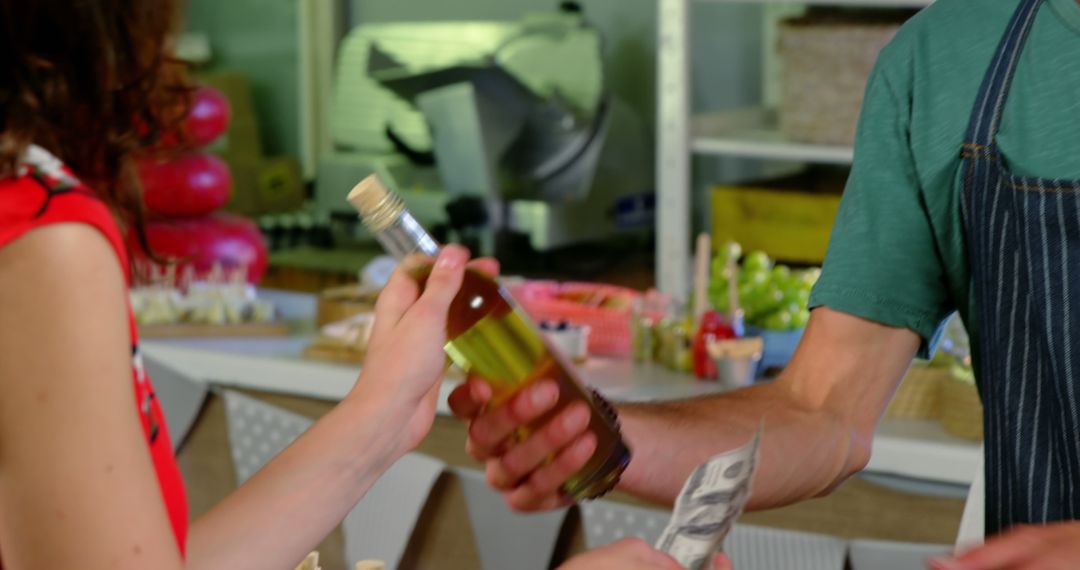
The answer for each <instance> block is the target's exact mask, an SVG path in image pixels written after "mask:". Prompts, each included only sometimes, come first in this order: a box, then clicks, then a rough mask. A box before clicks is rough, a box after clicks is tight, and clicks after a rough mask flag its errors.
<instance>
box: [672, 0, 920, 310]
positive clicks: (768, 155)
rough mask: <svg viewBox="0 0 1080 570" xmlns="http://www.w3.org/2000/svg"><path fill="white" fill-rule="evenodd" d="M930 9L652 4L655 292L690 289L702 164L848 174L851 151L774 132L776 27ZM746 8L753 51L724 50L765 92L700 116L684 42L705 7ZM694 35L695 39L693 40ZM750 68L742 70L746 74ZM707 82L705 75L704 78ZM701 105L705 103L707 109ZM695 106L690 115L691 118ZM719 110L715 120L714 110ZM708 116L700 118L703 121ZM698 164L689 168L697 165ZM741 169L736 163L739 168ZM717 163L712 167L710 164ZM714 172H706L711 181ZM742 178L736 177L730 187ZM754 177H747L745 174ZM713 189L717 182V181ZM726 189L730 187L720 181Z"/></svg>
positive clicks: (743, 0)
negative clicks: (824, 16)
mask: <svg viewBox="0 0 1080 570" xmlns="http://www.w3.org/2000/svg"><path fill="white" fill-rule="evenodd" d="M932 3H933V0H803V1H797V0H661V1H660V2H659V5H658V8H659V10H658V41H657V46H658V57H657V85H658V89H657V142H656V160H657V162H656V164H657V168H656V194H657V200H656V203H657V213H656V217H657V231H656V235H657V240H656V275H657V288H658V289H659V290H660V291H662V292H664V293H666V294H670V295H673V296H675V297H676V298H682V297H683V296H685V295H686V292H687V291H688V290H689V276H690V267H691V263H690V256H691V251H690V249H691V248H690V244H691V235H692V233H693V232H694V231H695V222H698V225H699V226H700V225H701V224H700V222H701V221H702V220H701V219H700V218H698V217H696V216H695V215H694V212H695V211H701V205H702V204H701V203H700V202H701V201H700V200H697V199H696V196H698V192H697V191H698V190H700V189H702V188H703V187H708V186H710V184H708V181H703V180H701V177H702V176H703V172H704V171H705V170H703V169H702V168H699V167H700V166H702V163H703V162H704V161H705V159H710V160H711V159H725V160H727V159H736V161H735V162H738V164H737V165H733V164H732V163H731V162H725V163H724V168H725V169H727V170H725V172H724V173H723V177H725V178H730V177H732V176H729V174H731V172H730V169H732V168H733V169H734V170H735V171H741V170H742V167H743V166H744V165H745V166H748V167H749V168H748V170H749V171H753V170H754V169H759V168H773V167H781V166H783V167H794V166H797V165H799V164H816V165H833V166H848V165H850V164H851V162H852V160H853V149H852V148H851V146H832V145H820V144H806V143H799V142H794V141H792V140H790V139H789V138H788V137H786V136H784V135H783V134H782V133H781V131H780V129H779V128H778V121H777V120H776V112H775V110H774V109H772V108H773V107H775V106H777V105H778V104H779V103H780V101H779V99H780V97H779V89H778V88H777V86H778V83H777V81H776V79H777V77H778V76H779V75H778V69H779V68H778V65H779V64H778V63H777V61H778V58H777V57H775V53H774V51H775V46H776V45H777V41H778V35H777V27H778V22H780V21H782V20H783V19H784V18H790V17H793V16H798V15H800V14H802V13H805V9H807V8H818V7H825V8H830V7H831V8H865V9H870V10H880V11H882V12H893V11H901V12H906V11H912V12H914V11H917V10H919V9H921V8H924V7H926V6H928V5H930V4H932ZM721 5H727V6H736V5H744V6H750V7H751V8H756V9H758V10H760V11H761V15H760V17H761V20H762V26H763V27H762V29H760V30H758V32H759V33H758V36H759V37H760V38H761V42H760V44H756V45H753V46H751V45H750V44H743V45H725V46H723V47H724V48H725V49H728V50H736V51H737V52H739V53H740V54H745V55H743V56H742V58H741V59H739V61H752V60H753V59H754V58H760V65H759V66H758V67H757V69H758V70H759V71H760V78H761V80H762V86H761V90H760V92H759V93H757V95H756V96H757V99H756V100H751V101H744V102H742V105H741V106H743V107H745V106H746V105H750V106H751V107H750V108H738V107H736V108H734V109H724V108H719V109H717V108H715V107H714V108H712V109H707V108H705V109H703V108H702V106H703V104H702V101H701V97H700V96H699V93H698V89H700V86H699V87H698V89H695V83H694V82H695V81H698V82H699V83H701V84H706V85H707V84H708V83H709V78H708V77H696V76H695V72H697V73H698V74H700V73H701V72H702V70H704V69H709V67H708V66H704V67H702V66H701V65H699V64H700V62H698V63H695V59H701V58H695V57H694V53H695V52H698V53H700V45H699V44H700V42H699V41H695V40H694V39H693V38H691V30H692V29H693V30H701V29H702V28H703V25H702V24H701V23H700V21H699V20H700V18H701V17H702V15H705V14H707V13H708V12H709V11H710V7H716V6H721ZM698 33H699V34H700V31H699V32H698ZM753 65H754V64H753V63H751V64H749V65H747V66H746V67H748V68H749V67H753ZM710 73H711V72H710ZM705 105H707V103H706V104H705ZM695 107H697V109H695ZM717 110H719V111H721V112H720V113H716V112H714V111H717ZM706 111H707V113H705V112H706ZM695 158H696V159H699V162H695V161H694V159H695ZM740 161H741V162H740ZM714 162H715V161H714ZM717 170H718V169H713V171H712V172H716V171H717ZM740 176H741V177H745V176H744V173H742V172H739V176H735V178H739V177H740ZM750 176H753V175H750ZM712 182H716V181H715V180H714V181H712ZM724 182H725V183H731V182H733V181H732V180H724Z"/></svg>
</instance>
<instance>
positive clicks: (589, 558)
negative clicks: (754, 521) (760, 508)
mask: <svg viewBox="0 0 1080 570" xmlns="http://www.w3.org/2000/svg"><path fill="white" fill-rule="evenodd" d="M646 568H649V569H656V568H660V569H664V570H682V566H679V563H678V562H676V561H675V559H674V558H672V557H670V556H668V555H667V554H664V553H663V552H660V551H659V550H656V549H655V548H653V547H651V546H649V543H647V542H645V541H644V540H641V539H640V538H624V539H622V540H620V541H618V542H613V543H611V544H609V545H607V546H602V547H600V548H594V549H592V550H590V551H588V552H586V553H584V554H580V555H578V556H575V557H573V558H571V559H570V560H568V561H566V563H565V564H563V565H562V566H559V570H644V569H646ZM731 568H732V567H731V562H730V561H728V557H727V556H725V555H723V554H716V555H715V556H714V558H713V561H712V566H711V567H710V570H731Z"/></svg>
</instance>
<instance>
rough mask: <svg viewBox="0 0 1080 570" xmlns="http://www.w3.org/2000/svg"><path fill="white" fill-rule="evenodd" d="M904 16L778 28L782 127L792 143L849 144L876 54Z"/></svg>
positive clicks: (817, 18) (810, 20)
mask: <svg viewBox="0 0 1080 570" xmlns="http://www.w3.org/2000/svg"><path fill="white" fill-rule="evenodd" d="M905 17H906V14H903V15H902V14H894V13H891V12H890V13H887V14H884V15H881V14H878V15H864V13H861V12H860V13H856V14H851V13H844V14H842V15H836V14H825V15H820V14H819V15H810V16H805V17H802V18H795V19H789V20H785V21H784V22H782V23H781V24H780V31H779V44H780V45H779V54H780V60H781V65H782V68H783V71H782V73H783V75H782V80H781V83H782V84H781V103H780V128H781V130H782V131H783V132H784V134H785V135H786V136H787V137H788V138H790V139H792V140H796V141H800V142H807V143H815V144H834V145H851V144H853V142H854V140H855V125H856V122H857V121H858V117H859V109H860V108H861V107H862V100H863V91H864V90H865V89H866V80H867V78H868V77H869V76H870V70H871V69H872V68H873V67H874V62H875V61H876V60H877V56H878V52H880V51H881V48H883V47H885V44H887V43H889V40H891V39H892V37H893V35H895V34H896V31H897V29H899V27H900V24H901V23H902V22H903V20H904V18H905Z"/></svg>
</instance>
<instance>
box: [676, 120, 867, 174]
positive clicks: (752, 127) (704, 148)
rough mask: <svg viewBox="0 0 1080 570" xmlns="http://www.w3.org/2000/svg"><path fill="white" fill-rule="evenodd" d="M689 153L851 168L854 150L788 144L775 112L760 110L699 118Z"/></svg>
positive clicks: (693, 122) (695, 124)
mask: <svg viewBox="0 0 1080 570" xmlns="http://www.w3.org/2000/svg"><path fill="white" fill-rule="evenodd" d="M691 133H692V138H691V142H690V149H691V150H692V151H693V152H694V153H695V154H700V155H723V156H731V157H739V158H754V159H762V160H784V161H797V162H813V163H820V164H841V165H849V164H851V161H852V156H853V154H854V149H853V148H852V147H846V146H831V145H819V144H807V143H800V142H794V141H791V140H789V139H788V138H787V137H786V136H785V135H784V134H783V133H782V132H781V131H780V127H779V124H778V121H777V114H776V111H775V110H773V109H766V108H761V107H753V108H748V109H739V110H736V111H726V112H718V113H708V114H700V115H696V116H694V117H693V119H692V121H691Z"/></svg>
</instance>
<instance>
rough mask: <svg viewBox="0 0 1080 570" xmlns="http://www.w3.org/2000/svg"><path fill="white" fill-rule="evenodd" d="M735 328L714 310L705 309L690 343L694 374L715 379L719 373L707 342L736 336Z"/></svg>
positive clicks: (701, 377) (702, 377) (704, 378)
mask: <svg viewBox="0 0 1080 570" xmlns="http://www.w3.org/2000/svg"><path fill="white" fill-rule="evenodd" d="M736 337H737V335H736V334H735V329H734V328H732V327H731V325H729V324H728V323H726V322H725V321H724V319H723V317H721V316H720V314H719V313H717V312H716V311H707V312H706V313H705V314H704V315H702V317H701V326H700V327H699V328H698V331H697V334H695V335H694V342H693V344H692V345H691V350H692V353H693V354H692V355H693V360H694V376H697V377H698V378H699V379H702V380H715V379H716V378H717V376H718V375H719V373H718V372H717V370H716V363H715V362H713V359H712V357H711V356H709V342H710V341H714V340H726V339H731V338H736Z"/></svg>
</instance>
